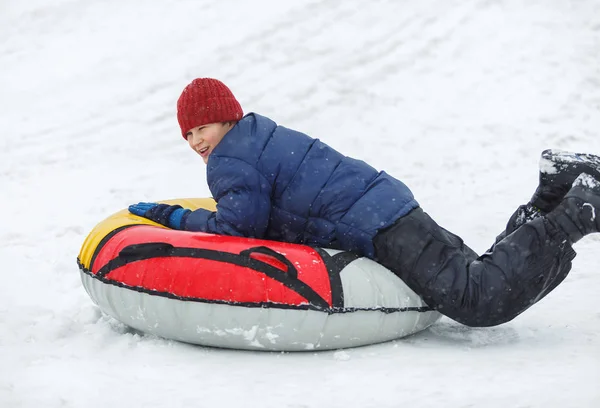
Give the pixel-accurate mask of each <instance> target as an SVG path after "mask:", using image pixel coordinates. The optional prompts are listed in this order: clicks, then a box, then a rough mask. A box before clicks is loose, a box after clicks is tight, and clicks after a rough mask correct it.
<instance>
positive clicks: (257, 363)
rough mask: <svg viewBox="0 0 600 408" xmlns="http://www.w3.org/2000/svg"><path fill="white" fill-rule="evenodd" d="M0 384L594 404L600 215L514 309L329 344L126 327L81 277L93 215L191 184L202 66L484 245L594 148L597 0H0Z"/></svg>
mask: <svg viewBox="0 0 600 408" xmlns="http://www.w3.org/2000/svg"><path fill="white" fill-rule="evenodd" d="M0 71H1V75H0V111H1V112H2V113H1V114H0V129H1V130H2V134H3V135H2V137H1V138H0V191H1V192H2V198H3V199H2V201H1V202H0V214H1V215H2V226H1V227H0V260H1V264H0V265H1V266H0V268H1V271H2V275H1V276H2V283H1V284H0V406H1V407H11V408H12V407H102V408H105V407H107V406H108V407H146V408H150V407H240V406H243V407H261V408H269V407H277V408H281V407H294V408H305V407H330V408H334V407H361V408H362V407H377V408H382V407H597V406H600V306H599V304H600V276H599V273H600V271H599V270H598V269H599V268H598V264H599V261H600V252H599V251H598V248H599V246H600V238H598V237H597V236H593V237H587V238H586V239H584V240H583V241H581V242H580V243H579V244H578V245H577V246H576V249H577V251H578V253H579V255H578V257H577V259H576V260H575V262H574V267H573V270H572V272H571V274H570V276H569V277H568V278H567V280H566V281H565V282H564V283H563V284H562V285H561V286H560V287H558V288H557V289H556V290H555V291H554V292H553V293H551V294H550V295H549V296H548V297H546V298H545V299H543V300H542V301H541V302H539V303H538V304H537V305H535V306H534V307H532V308H531V309H530V310H528V311H527V312H525V313H524V314H523V315H521V316H519V317H518V318H516V319H515V320H514V321H512V322H510V323H507V324H504V325H501V326H498V327H493V328H486V329H470V328H467V327H464V326H461V325H459V324H456V323H454V322H452V321H450V320H449V319H446V318H444V319H443V320H441V321H440V322H439V323H437V324H435V325H434V326H433V327H431V328H430V329H428V330H426V331H424V332H422V333H420V334H417V335H414V336H411V337H408V338H406V339H403V340H399V341H395V342H390V343H385V344H380V345H374V346H369V347H362V348H356V349H346V350H339V351H332V352H319V353H315V352H307V353H299V354H294V353H283V354H282V353H261V352H240V351H230V350H220V349H209V348H203V347H197V346H191V345H187V344H181V343H177V342H173V341H168V340H164V339H160V338H155V337H151V336H145V335H141V334H139V333H135V332H133V331H131V330H129V329H128V328H127V327H124V326H123V325H122V324H120V323H119V322H117V321H115V320H113V319H110V318H107V317H105V316H103V315H102V314H101V313H100V312H99V310H98V309H97V308H96V307H95V306H94V305H93V304H92V302H91V301H90V299H89V297H88V296H87V294H86V293H85V291H84V290H83V287H82V285H81V282H80V278H79V272H78V270H77V266H76V263H75V258H76V256H77V253H78V251H79V247H80V245H81V243H82V242H83V239H84V238H85V236H86V234H87V233H88V232H89V231H90V230H91V229H92V227H93V226H94V225H95V224H96V223H97V222H99V221H100V220H102V219H104V218H105V217H106V216H108V215H110V214H111V213H113V212H115V211H117V210H120V209H122V208H124V207H126V206H127V205H128V204H130V203H135V202H138V201H151V200H157V199H167V198H176V197H205V196H208V195H209V191H208V188H207V186H206V178H205V168H204V164H203V163H202V160H200V159H199V158H198V157H197V155H195V154H194V153H193V152H192V151H190V150H189V148H188V147H187V145H186V143H185V142H184V141H183V140H181V135H180V134H179V129H178V127H177V121H176V119H175V102H176V100H177V97H178V96H179V93H180V92H181V90H182V89H183V87H184V86H185V85H186V84H187V83H188V82H189V81H191V80H192V79H193V78H195V77H200V76H212V77H217V78H220V79H222V80H223V81H225V82H226V83H227V84H228V85H229V86H230V87H231V89H232V90H233V92H234V93H235V94H236V96H237V97H238V99H239V100H240V102H241V103H242V106H243V107H244V108H245V111H246V112H248V111H256V112H260V113H263V114H266V115H268V116H271V117H272V118H274V119H275V120H277V121H278V122H279V123H280V124H283V125H286V126H289V127H292V128H296V129H299V130H302V131H304V132H306V133H308V134H310V135H312V136H314V137H318V138H320V139H322V140H323V141H325V142H327V143H329V144H330V145H332V146H333V147H335V148H337V149H339V150H340V151H342V152H343V153H345V154H347V155H350V156H354V157H357V158H360V159H364V160H366V161H367V162H369V163H370V164H372V165H373V166H375V167H377V168H379V169H384V170H386V171H387V172H389V173H391V174H392V175H394V176H397V177H398V178H400V179H401V180H403V181H404V182H405V183H406V184H408V185H409V187H410V188H411V189H412V190H413V192H414V193H415V195H416V197H417V199H418V200H419V202H420V203H421V205H422V206H423V207H424V208H425V210H426V211H428V212H429V213H430V214H431V215H432V216H433V217H434V218H435V219H436V220H437V221H438V222H439V223H440V224H442V225H443V226H445V227H446V228H448V229H450V230H452V231H453V232H455V233H458V234H459V235H461V236H462V237H463V238H464V239H465V241H466V242H467V243H468V244H469V245H470V246H472V247H473V248H474V249H476V250H477V251H480V252H482V251H485V250H486V249H487V248H488V247H489V246H490V245H491V243H492V241H493V239H494V237H495V236H496V234H497V233H499V232H500V231H501V230H502V228H503V226H504V224H505V222H506V220H507V218H508V216H509V215H510V214H511V213H512V211H513V210H514V209H515V208H516V207H517V206H518V205H519V204H521V203H523V202H525V201H526V200H527V199H528V198H529V197H530V195H531V194H532V193H533V190H534V189H535V186H536V183H537V171H538V170H537V169H538V161H539V154H540V153H541V151H542V150H543V149H545V148H559V149H565V150H575V151H584V152H595V153H600V137H598V133H599V132H600V2H598V1H597V0H579V1H561V0H531V1H527V2H524V1H519V0H512V1H499V0H498V1H476V0H467V1H464V0H462V1H459V0H422V1H418V2H417V1H413V2H409V1H398V0H373V1H370V2H364V1H359V0H348V1H343V2H342V1H339V2H335V1H324V0H320V1H319V0H298V1H293V2H286V1H277V0H255V1H252V2H244V1H241V0H240V1H234V0H222V1H218V2H217V1H208V0H203V1H192V0H187V1H169V2H158V1H153V2H151V1H142V0H104V1H93V2H92V1H83V0H53V1H47V0H28V1H20V2H19V1H16V0H8V1H2V2H0Z"/></svg>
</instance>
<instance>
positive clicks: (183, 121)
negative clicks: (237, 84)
mask: <svg viewBox="0 0 600 408" xmlns="http://www.w3.org/2000/svg"><path fill="white" fill-rule="evenodd" d="M242 116H244V112H243V111H242V107H241V106H240V103H239V102H238V101H237V99H235V96H233V93H231V90H230V89H229V88H227V86H226V85H225V84H224V83H223V82H221V81H219V80H218V79H212V78H196V79H194V80H193V81H192V82H191V83H190V84H189V85H188V86H186V87H185V89H184V90H183V92H182V93H181V96H180V97H179V99H178V100H177V120H178V121H179V127H180V128H181V135H182V136H183V138H184V139H186V140H187V137H186V135H185V134H186V133H187V132H188V131H189V130H190V129H191V128H194V127H197V126H202V125H206V124H208V123H218V122H229V121H238V120H240V119H241V118H242Z"/></svg>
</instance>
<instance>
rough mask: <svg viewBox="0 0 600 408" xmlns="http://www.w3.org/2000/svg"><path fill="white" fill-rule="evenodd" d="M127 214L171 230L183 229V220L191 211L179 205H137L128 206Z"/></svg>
mask: <svg viewBox="0 0 600 408" xmlns="http://www.w3.org/2000/svg"><path fill="white" fill-rule="evenodd" d="M129 212H130V213H132V214H135V215H138V216H140V217H144V218H148V219H149V220H152V221H154V222H157V223H159V224H162V225H164V226H165V227H169V228H172V229H177V230H180V229H183V225H184V221H185V218H187V216H188V214H189V213H190V212H191V210H188V209H187V208H182V207H181V206H180V205H169V204H157V203H144V202H141V203H137V204H133V205H130V206H129Z"/></svg>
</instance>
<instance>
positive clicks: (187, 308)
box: [77, 199, 440, 351]
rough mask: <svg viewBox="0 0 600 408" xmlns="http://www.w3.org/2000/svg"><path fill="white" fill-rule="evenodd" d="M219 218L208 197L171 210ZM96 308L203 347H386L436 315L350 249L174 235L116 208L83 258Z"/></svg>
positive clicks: (183, 233)
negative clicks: (183, 209) (200, 211)
mask: <svg viewBox="0 0 600 408" xmlns="http://www.w3.org/2000/svg"><path fill="white" fill-rule="evenodd" d="M164 202H165V203H168V204H180V205H182V206H183V207H187V208H191V209H196V208H206V209H209V210H215V202H214V201H213V200H212V199H181V200H169V201H164ZM77 263H78V265H79V269H80V273H81V279H82V282H83V286H84V287H85V289H86V291H87V293H88V294H89V295H90V297H91V298H92V300H93V301H94V302H95V303H96V304H97V305H98V306H99V307H100V309H101V310H102V311H103V312H104V313H106V314H108V315H110V316H112V317H114V318H115V319H117V320H119V321H121V322H122V323H124V324H126V325H128V326H130V327H133V328H134V329H137V330H139V331H142V332H145V333H149V334H154V335H157V336H161V337H164V338H168V339H174V340H179V341H183V342H187V343H194V344H200V345H204V346H214V347H224V348H233V349H246V350H277V351H298V350H327V349H338V348H346V347H355V346H362V345H367V344H373V343H379V342H384V341H388V340H392V339H397V338H400V337H403V336H407V335H409V334H412V333H416V332H418V331H421V330H423V329H425V328H427V327H428V326H430V325H431V324H433V323H434V322H435V321H437V320H438V319H439V318H440V314H439V313H438V312H436V311H433V310H431V309H430V308H429V307H427V305H426V304H425V303H424V302H423V301H422V299H421V298H420V297H419V296H417V295H416V294H415V293H414V292H413V291H412V290H411V289H410V288H408V286H406V284H404V282H403V281H402V280H400V279H399V278H398V277H397V276H396V275H394V274H393V273H392V272H390V271H389V270H388V269H386V268H384V267H383V266H381V265H379V264H378V263H376V262H374V261H372V260H370V259H368V258H363V257H358V256H357V255H355V254H353V253H351V252H343V251H337V250H332V249H324V248H313V247H309V246H306V245H297V244H289V243H284V242H277V241H268V240H261V239H250V238H240V237H231V236H223V235H214V234H207V233H201V232H188V231H176V230H171V229H168V228H165V227H163V226H161V225H159V224H156V223H154V222H152V221H150V220H147V219H145V218H142V217H138V216H135V215H132V214H130V213H129V212H128V211H127V210H123V211H120V212H118V213H116V214H114V215H112V216H110V217H109V218H107V219H106V220H104V221H102V222H101V223H100V224H98V225H97V226H96V227H95V228H94V229H93V230H92V232H91V233H90V234H89V235H88V237H87V238H86V240H85V242H84V243H83V246H82V248H81V252H80V254H79V257H78V258H77Z"/></svg>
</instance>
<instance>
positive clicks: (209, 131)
mask: <svg viewBox="0 0 600 408" xmlns="http://www.w3.org/2000/svg"><path fill="white" fill-rule="evenodd" d="M232 127H233V124H231V123H209V124H207V125H202V126H197V127H195V128H191V129H190V130H189V131H188V132H187V133H186V136H187V141H188V144H189V145H190V147H191V148H192V150H194V151H195V152H196V153H198V154H199V155H200V156H201V157H202V160H204V163H208V156H209V155H210V154H211V153H212V151H213V150H214V148H215V147H216V146H217V145H218V144H219V142H220V141H221V140H223V137H224V136H225V134H226V133H227V132H229V130H230V129H231V128H232Z"/></svg>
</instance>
